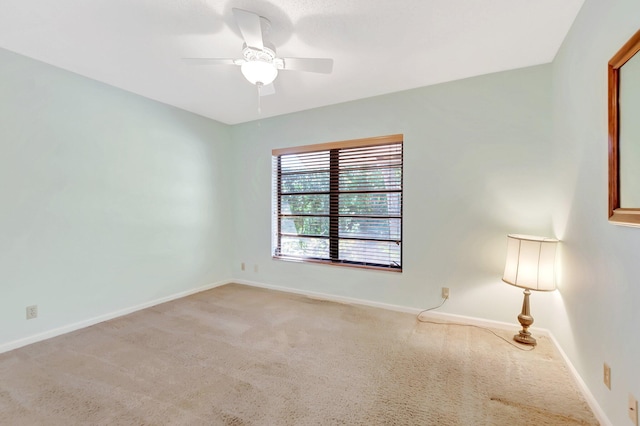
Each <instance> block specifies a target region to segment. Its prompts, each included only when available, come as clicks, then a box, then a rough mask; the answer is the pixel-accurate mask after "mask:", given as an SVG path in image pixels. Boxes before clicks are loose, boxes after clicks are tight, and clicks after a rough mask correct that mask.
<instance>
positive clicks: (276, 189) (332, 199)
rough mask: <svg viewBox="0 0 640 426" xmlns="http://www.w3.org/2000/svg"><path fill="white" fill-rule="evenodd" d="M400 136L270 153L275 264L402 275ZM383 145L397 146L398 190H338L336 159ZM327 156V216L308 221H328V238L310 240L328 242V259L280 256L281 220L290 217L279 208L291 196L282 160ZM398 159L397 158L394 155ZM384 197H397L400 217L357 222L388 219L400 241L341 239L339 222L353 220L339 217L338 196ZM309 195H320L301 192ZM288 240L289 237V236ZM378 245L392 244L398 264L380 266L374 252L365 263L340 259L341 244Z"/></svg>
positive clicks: (402, 167) (310, 146)
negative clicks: (286, 188) (284, 185)
mask: <svg viewBox="0 0 640 426" xmlns="http://www.w3.org/2000/svg"><path fill="white" fill-rule="evenodd" d="M403 139H404V138H403V135H402V134H396V135H389V136H380V137H374V138H365V139H354V140H347V141H340V142H330V143H321V144H313V145H305V146H298V147H289V148H280V149H274V150H272V158H273V170H272V177H273V194H272V196H273V215H274V216H273V242H272V257H273V258H274V259H278V260H286V261H294V262H309V263H320V264H328V265H334V266H346V267H354V268H364V269H374V270H382V271H391V272H402V217H403V174H404V161H403V142H404V141H403ZM383 145H390V146H393V145H399V146H400V152H399V159H400V163H399V170H400V178H399V189H384V190H377V191H373V190H372V191H367V190H362V189H358V190H355V191H353V192H346V191H345V190H341V189H340V184H339V175H340V171H339V165H338V164H339V155H340V153H341V152H345V151H347V150H349V149H354V148H356V149H357V148H365V149H366V148H373V149H375V147H381V146H383ZM324 152H327V153H328V156H329V163H328V164H329V165H330V166H329V170H328V172H329V176H330V177H329V190H328V191H326V192H324V191H321V193H322V194H323V195H328V196H329V213H328V214H321V213H318V214H313V215H311V217H317V218H320V217H324V218H328V220H329V230H328V236H318V235H314V236H309V237H312V238H315V239H327V240H328V241H329V255H328V258H324V257H323V258H318V257H311V256H309V257H307V256H292V255H286V254H282V246H281V239H282V237H283V236H287V235H285V233H283V231H282V219H283V218H284V217H287V216H292V215H291V214H289V215H286V214H283V213H282V211H281V207H282V197H283V195H284V196H286V195H291V194H290V193H283V192H282V174H281V173H282V162H281V161H282V156H288V155H296V154H313V153H324ZM395 155H396V156H398V154H397V153H396V154H395ZM388 167H389V168H391V169H393V168H395V169H398V165H397V164H396V165H394V166H388ZM375 192H380V193H386V194H399V203H400V205H399V211H400V214H399V215H392V214H387V215H382V216H376V215H364V216H358V217H359V218H364V219H372V220H375V219H389V220H394V221H397V222H399V238H388V239H382V238H381V239H379V240H376V239H375V238H371V237H366V238H365V237H362V236H361V237H354V236H351V237H345V236H342V237H341V236H340V228H339V221H340V218H344V217H353V216H351V215H342V214H341V213H340V211H339V205H340V203H339V197H340V195H341V194H366V193H375ZM310 194H319V193H318V192H302V193H301V195H310ZM293 216H296V217H300V216H303V215H301V214H300V213H298V214H295V215H293ZM288 236H291V235H288ZM296 236H299V237H303V238H304V237H305V235H301V234H296ZM346 240H351V241H380V242H385V243H390V244H393V243H394V242H395V243H396V245H397V246H398V249H397V252H398V253H399V254H398V256H399V263H397V262H395V261H392V262H391V261H390V262H389V265H383V264H379V263H376V262H375V260H377V259H376V255H379V254H380V253H381V252H378V251H376V252H374V254H373V255H372V256H371V257H369V258H367V260H368V261H353V260H351V261H349V260H345V259H341V258H340V254H339V243H340V241H346ZM365 253H366V249H364V248H363V249H362V254H365Z"/></svg>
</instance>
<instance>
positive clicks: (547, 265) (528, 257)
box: [502, 234, 558, 291]
mask: <svg viewBox="0 0 640 426" xmlns="http://www.w3.org/2000/svg"><path fill="white" fill-rule="evenodd" d="M557 246H558V240H556V239H554V238H545V237H534V236H530V235H515V234H510V235H508V236H507V262H506V264H505V267H504V276H503V277H502V281H504V282H506V283H507V284H511V285H514V286H516V287H521V288H525V289H530V290H539V291H552V290H555V289H556V272H555V264H556V247H557Z"/></svg>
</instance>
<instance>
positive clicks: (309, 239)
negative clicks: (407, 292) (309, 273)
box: [272, 135, 402, 271]
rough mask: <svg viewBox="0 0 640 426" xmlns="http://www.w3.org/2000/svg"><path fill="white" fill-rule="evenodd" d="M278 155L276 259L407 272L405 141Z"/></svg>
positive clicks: (395, 138)
mask: <svg viewBox="0 0 640 426" xmlns="http://www.w3.org/2000/svg"><path fill="white" fill-rule="evenodd" d="M272 155H273V211H274V218H273V231H274V234H273V256H274V257H275V258H278V259H286V260H298V261H310V262H323V263H331V264H339V265H345V266H359V267H369V268H383V269H387V270H393V271H401V270H402V135H392V136H383V137H378V138H370V139H358V140H352V141H345V142H335V143H327V144H318V145H309V146H302V147H296V148H284V149H276V150H273V152H272Z"/></svg>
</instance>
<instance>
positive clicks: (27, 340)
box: [0, 280, 234, 354]
mask: <svg viewBox="0 0 640 426" xmlns="http://www.w3.org/2000/svg"><path fill="white" fill-rule="evenodd" d="M232 282H234V281H229V280H227V281H219V282H216V283H212V284H207V285H204V286H201V287H197V288H193V289H190V290H185V291H181V292H179V293H175V294H171V295H169V296H165V297H161V298H159V299H155V300H152V301H149V302H145V303H141V304H139V305H135V306H130V307H128V308H124V309H120V310H118V311H115V312H109V313H107V314H104V315H99V316H97V317H93V318H89V319H86V320H83V321H79V322H76V323H73V324H68V325H64V326H62V327H58V328H54V329H53V330H47V331H44V332H42V333H38V334H34V335H31V336H27V337H24V338H22V339H18V340H14V341H11V342H7V343H4V344H2V345H0V354H1V353H4V352H8V351H11V350H13V349H18V348H21V347H23V346H27V345H30V344H32V343H36V342H40V341H42V340H46V339H50V338H52V337H56V336H60V335H62V334H66V333H70V332H72V331H76V330H80V329H81V328H85V327H89V326H91V325H94V324H98V323H101V322H104V321H108V320H110V319H114V318H118V317H121V316H124V315H127V314H130V313H133V312H136V311H140V310H142V309H146V308H150V307H152V306H155V305H159V304H161V303H165V302H170V301H172V300H175V299H180V298H182V297H186V296H190V295H192V294H195V293H200V292H201V291H205V290H210V289H212V288H215V287H219V286H222V285H225V284H229V283H232Z"/></svg>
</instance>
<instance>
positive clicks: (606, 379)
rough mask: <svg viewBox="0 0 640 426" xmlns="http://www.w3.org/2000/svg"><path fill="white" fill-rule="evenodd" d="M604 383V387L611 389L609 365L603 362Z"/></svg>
mask: <svg viewBox="0 0 640 426" xmlns="http://www.w3.org/2000/svg"><path fill="white" fill-rule="evenodd" d="M603 379H604V384H605V386H606V387H608V388H609V390H611V367H609V365H608V364H607V363H606V362H605V363H604V378H603Z"/></svg>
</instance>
